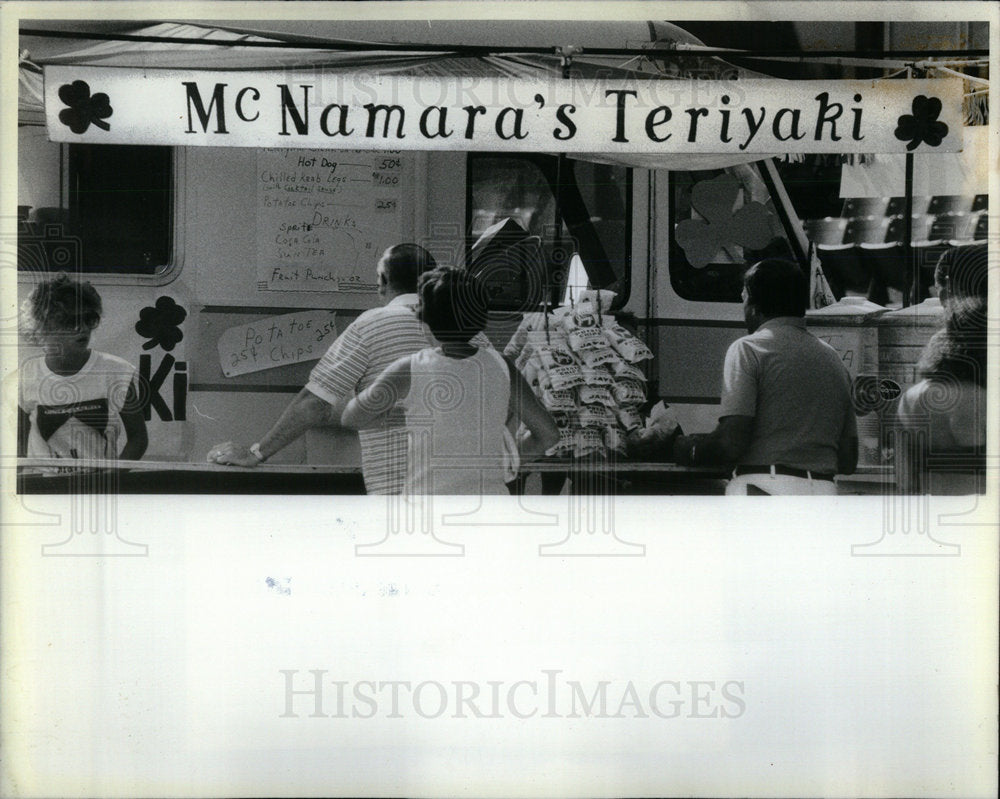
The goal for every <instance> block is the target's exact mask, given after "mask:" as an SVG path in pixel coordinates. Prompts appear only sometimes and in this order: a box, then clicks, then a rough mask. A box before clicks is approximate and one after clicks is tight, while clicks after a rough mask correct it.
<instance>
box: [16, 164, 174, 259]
mask: <svg viewBox="0 0 1000 799" xmlns="http://www.w3.org/2000/svg"><path fill="white" fill-rule="evenodd" d="M62 152H63V153H64V157H65V161H66V167H65V174H64V179H65V184H64V185H65V190H64V192H62V195H63V197H64V198H65V199H64V202H63V204H62V207H46V208H34V209H27V208H25V209H23V213H22V214H21V216H22V217H23V218H21V219H19V226H18V234H19V235H18V269H19V270H21V271H34V272H53V271H68V272H80V273H89V274H101V273H104V274H121V275H154V274H157V273H159V272H161V271H163V270H164V268H165V267H166V266H168V265H169V264H170V262H171V259H172V252H171V243H172V238H173V207H174V200H173V197H174V194H173V193H174V186H173V150H172V149H171V148H170V147H151V146H132V145H88V144H71V145H68V146H67V147H66V148H65V150H63V151H62ZM52 168H53V170H58V169H60V165H59V164H53V166H52Z"/></svg>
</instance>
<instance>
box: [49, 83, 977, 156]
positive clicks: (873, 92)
mask: <svg viewBox="0 0 1000 799" xmlns="http://www.w3.org/2000/svg"><path fill="white" fill-rule="evenodd" d="M961 103H962V82H961V80H959V79H944V80H877V81H782V80H739V81H737V80H733V81H697V80H666V79H664V80H635V81H621V80H614V81H612V80H600V79H593V80H577V79H574V80H558V79H552V80H547V79H538V80H526V79H513V78H476V77H471V76H470V77H423V78H413V77H401V76H392V75H365V74H361V73H347V74H335V73H334V74H318V75H317V74H315V73H309V74H298V73H295V72H291V71H287V72H223V71H219V72H214V71H182V70H160V69H148V70H143V71H135V70H128V69H120V68H118V69H115V68H107V67H104V68H102V67H57V66H52V67H46V68H45V115H46V122H47V126H48V131H49V136H50V137H51V138H52V139H53V141H60V142H92V143H107V144H162V145H174V146H185V145H195V146H198V145H203V146H211V147H225V146H229V147H287V148H321V149H334V150H340V149H373V150H489V151H561V152H607V153H616V152H617V153H730V152H731V153H734V154H738V153H748V154H757V153H759V154H769V153H790V152H803V153H820V152H831V153H833V152H859V153H860V152H863V153H905V152H956V151H958V150H960V149H961V146H962V137H961V130H962V117H961Z"/></svg>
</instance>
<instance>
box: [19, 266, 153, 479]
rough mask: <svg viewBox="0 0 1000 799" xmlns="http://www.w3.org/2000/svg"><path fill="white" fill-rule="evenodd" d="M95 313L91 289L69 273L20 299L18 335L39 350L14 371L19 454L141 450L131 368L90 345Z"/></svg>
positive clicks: (99, 456)
mask: <svg viewBox="0 0 1000 799" xmlns="http://www.w3.org/2000/svg"><path fill="white" fill-rule="evenodd" d="M101 313H102V305H101V297H100V295H99V294H98V293H97V290H96V289H95V288H94V287H93V286H92V285H90V283H81V282H77V281H75V280H71V279H70V278H69V277H68V276H67V275H59V276H58V277H56V278H55V279H53V280H48V281H45V282H44V283H39V284H38V285H37V286H36V287H35V289H34V291H32V292H31V295H30V296H29V297H28V299H27V300H26V301H25V303H24V305H23V307H22V318H21V329H22V334H23V336H24V338H25V340H26V341H27V343H29V344H31V345H35V346H37V347H39V348H40V351H38V352H35V353H32V354H31V355H29V356H28V357H27V358H26V359H25V360H24V361H23V362H22V364H21V367H20V369H19V371H18V403H17V404H18V455H19V456H21V457H25V456H27V457H31V458H74V459H76V458H85V459H90V460H104V459H111V458H121V459H123V460H138V459H139V458H141V457H142V455H143V453H144V452H145V451H146V446H147V443H148V438H147V435H146V422H145V420H144V418H143V413H142V409H141V407H140V403H139V399H138V392H137V390H136V384H135V368H134V367H133V366H132V365H131V364H129V363H127V362H126V361H123V360H122V359H121V358H117V357H115V356H114V355H108V354H107V353H104V352H98V351H97V350H94V349H91V348H90V336H91V334H92V333H93V331H94V329H95V328H96V327H97V326H98V325H99V324H100V321H101ZM123 434H124V438H125V442H124V445H120V438H121V437H122V435H123Z"/></svg>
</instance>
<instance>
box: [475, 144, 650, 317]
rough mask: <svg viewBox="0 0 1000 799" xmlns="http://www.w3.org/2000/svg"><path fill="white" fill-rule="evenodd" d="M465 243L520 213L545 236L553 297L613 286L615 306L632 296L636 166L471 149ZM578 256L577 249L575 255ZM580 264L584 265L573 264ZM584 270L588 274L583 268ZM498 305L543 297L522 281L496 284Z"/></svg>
mask: <svg viewBox="0 0 1000 799" xmlns="http://www.w3.org/2000/svg"><path fill="white" fill-rule="evenodd" d="M467 174H468V186H467V189H468V192H467V199H468V201H467V203H466V208H467V226H466V230H467V231H468V240H467V245H468V247H469V248H471V246H472V244H473V243H475V241H476V239H477V238H479V236H480V235H481V234H482V233H483V232H484V231H485V230H486V229H487V228H489V227H490V226H491V225H493V224H495V223H497V222H500V221H501V220H503V219H507V218H509V219H513V220H515V221H516V222H517V223H518V224H519V225H520V226H521V227H522V228H523V229H524V230H525V231H526V232H527V234H528V235H529V236H538V237H539V238H540V239H541V247H542V261H543V264H542V265H540V269H541V270H542V275H541V279H540V281H538V282H540V283H541V284H543V286H544V287H545V289H547V291H548V298H549V302H552V303H558V302H561V301H562V300H563V299H564V298H565V297H566V295H567V292H568V291H580V290H582V289H586V288H588V287H590V288H609V289H612V290H614V291H615V292H616V293H617V297H616V300H615V303H616V305H621V304H623V303H624V302H625V301H626V300H627V299H628V292H629V275H630V271H631V270H630V261H631V225H630V216H631V214H630V208H631V196H632V191H631V188H632V176H631V170H629V169H627V168H626V167H620V166H613V165H607V164H595V163H591V162H588V161H576V160H573V159H569V158H564V159H563V160H562V162H561V163H560V160H559V158H558V157H557V156H554V155H535V154H527V155H522V154H513V155H498V154H493V153H489V154H486V153H474V154H471V155H470V156H469V162H468V173H467ZM574 256H578V257H577V258H575V259H574ZM579 264H582V265H583V270H580V269H579V268H574V265H579ZM582 272H583V273H582ZM491 293H492V294H493V295H494V305H495V307H496V308H497V309H498V310H513V309H517V310H523V309H524V308H526V307H531V306H534V305H535V304H537V303H538V302H541V301H542V294H541V292H534V293H535V294H537V296H529V295H527V294H526V293H525V289H524V287H523V286H517V285H513V284H512V285H510V286H494V287H492V289H491Z"/></svg>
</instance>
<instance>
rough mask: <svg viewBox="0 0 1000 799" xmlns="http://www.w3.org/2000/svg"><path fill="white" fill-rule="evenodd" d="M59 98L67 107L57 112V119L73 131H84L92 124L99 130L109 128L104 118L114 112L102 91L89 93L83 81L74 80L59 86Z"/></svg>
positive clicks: (88, 87) (88, 88)
mask: <svg viewBox="0 0 1000 799" xmlns="http://www.w3.org/2000/svg"><path fill="white" fill-rule="evenodd" d="M59 99H60V100H62V101H63V103H65V104H66V105H67V106H69V108H64V109H63V110H62V111H60V112H59V121H60V122H62V123H63V124H64V125H65V126H66V127H68V128H69V129H70V130H71V131H73V132H74V133H85V132H86V131H87V128H89V127H90V126H91V125H92V124H93V125H96V126H97V127H99V128H100V129H101V130H111V125H109V124H108V123H107V122H105V121H104V120H105V119H107V118H108V117H109V116H111V114H112V113H114V109H112V108H111V105H110V104H109V102H108V96H107V95H106V94H105V93H104V92H98V93H97V94H94V95H91V94H90V86H88V85H87V83H86V82H85V81H82V80H75V81H73V82H72V83H65V84H63V85H62V86H60V87H59Z"/></svg>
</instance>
